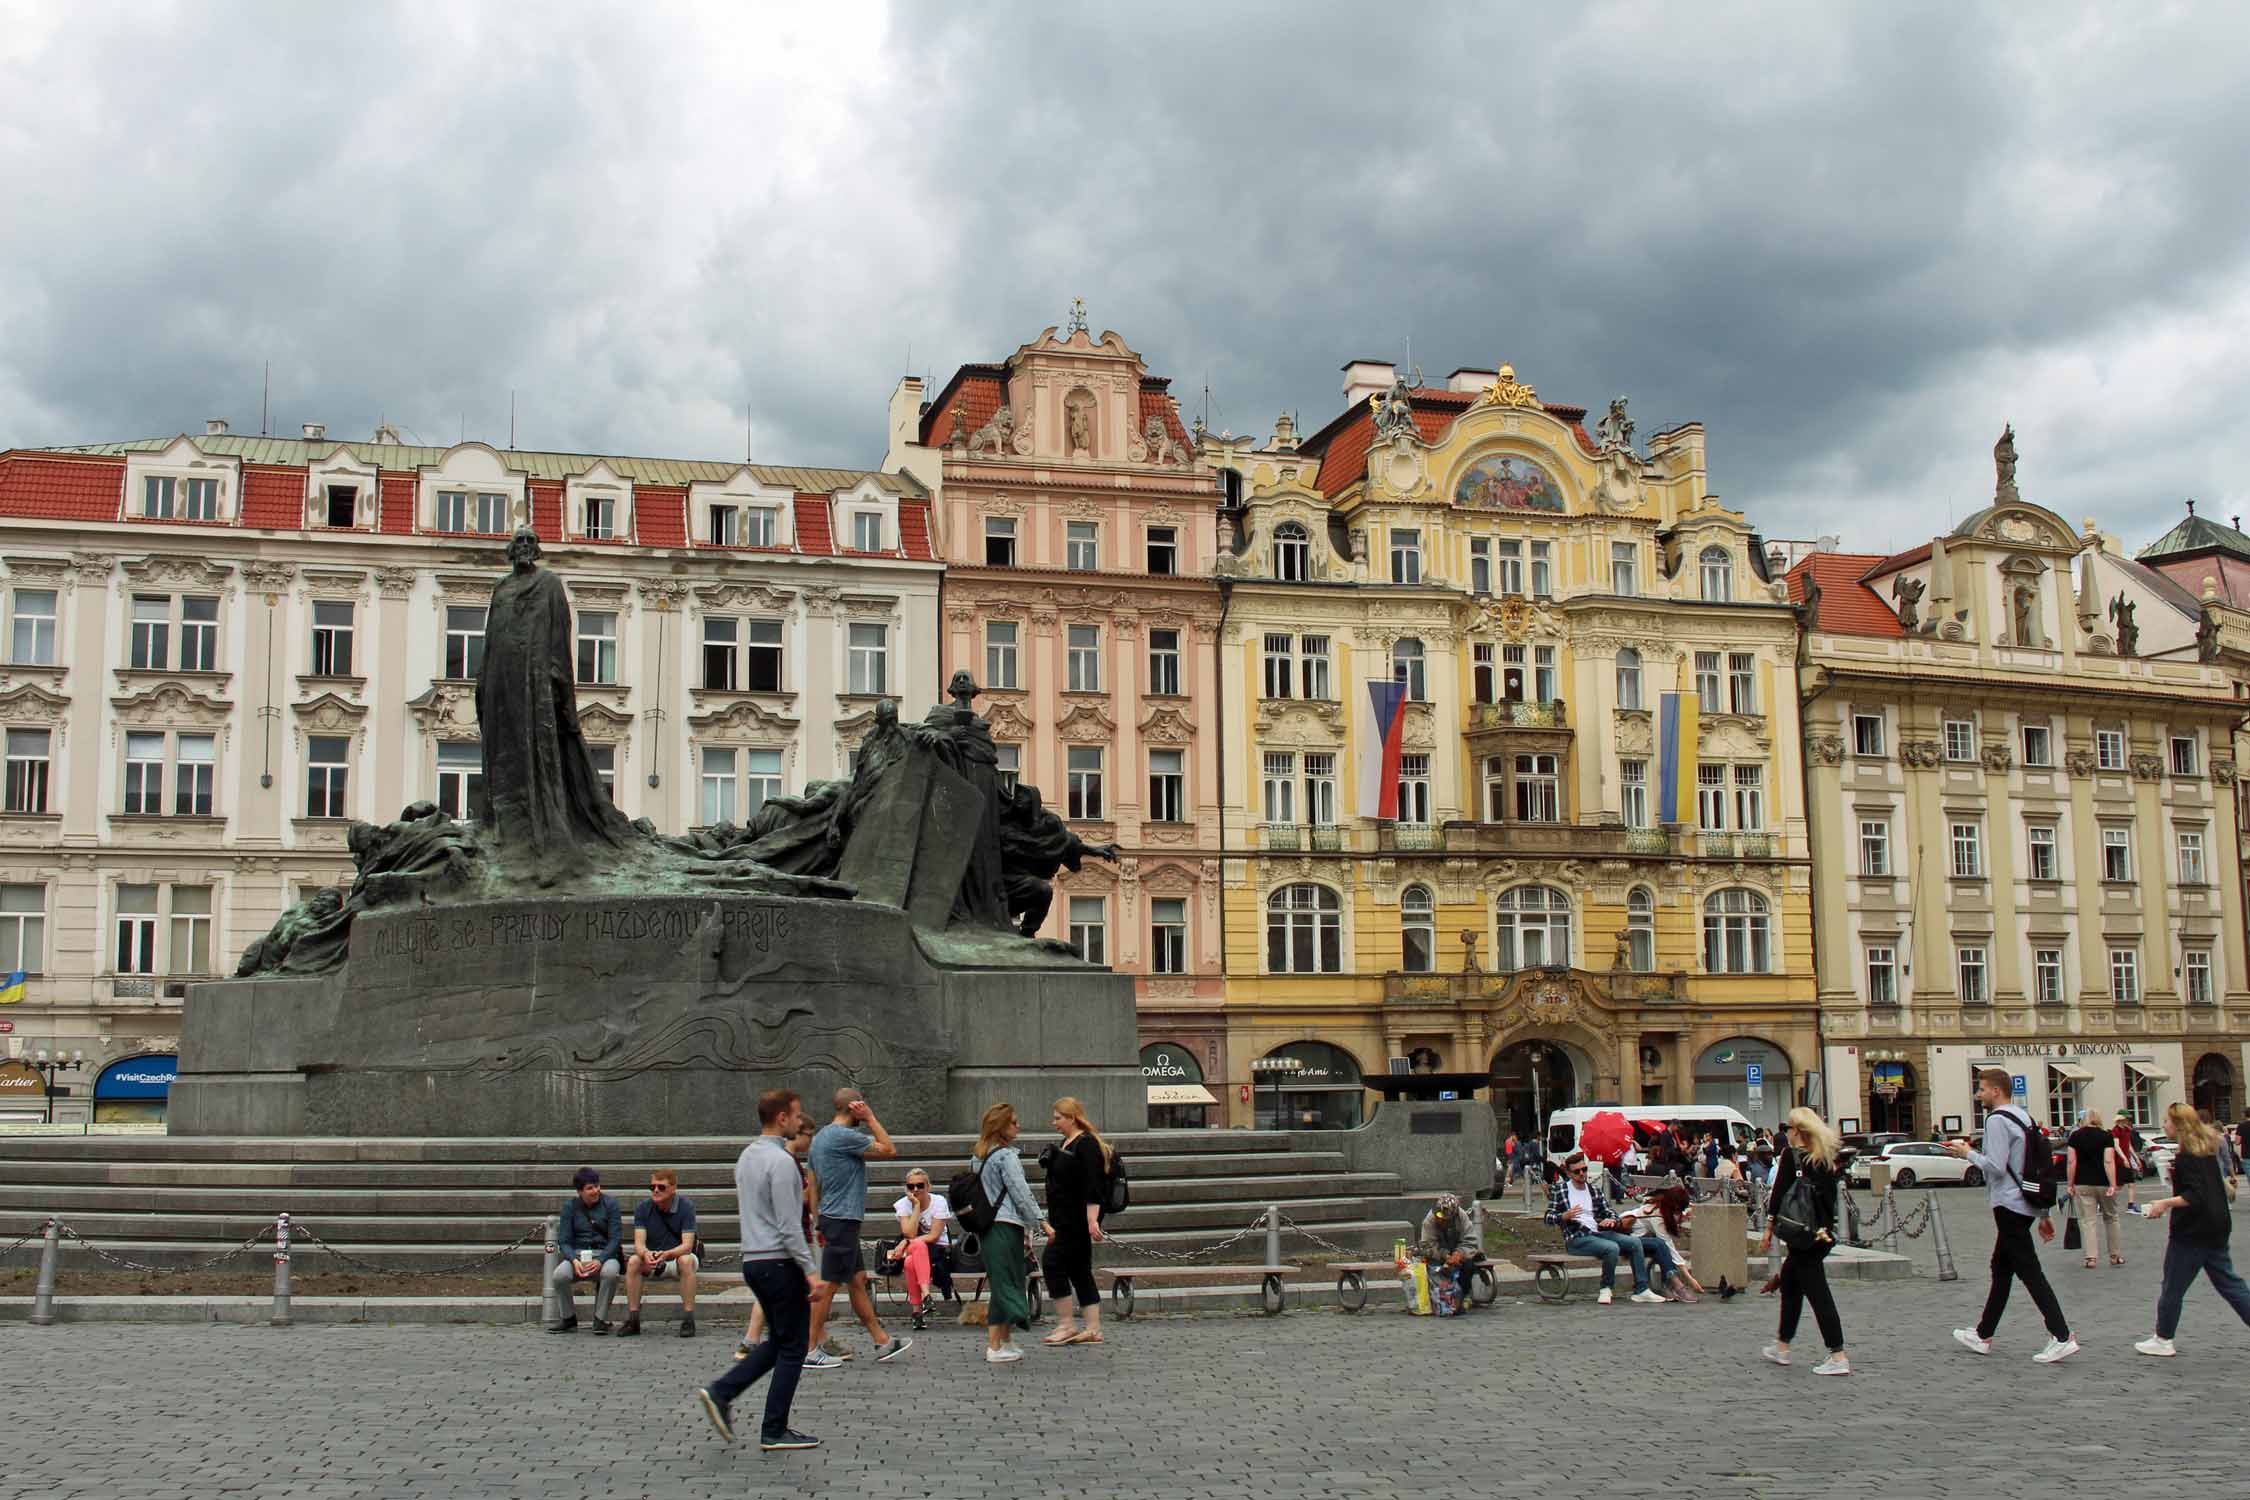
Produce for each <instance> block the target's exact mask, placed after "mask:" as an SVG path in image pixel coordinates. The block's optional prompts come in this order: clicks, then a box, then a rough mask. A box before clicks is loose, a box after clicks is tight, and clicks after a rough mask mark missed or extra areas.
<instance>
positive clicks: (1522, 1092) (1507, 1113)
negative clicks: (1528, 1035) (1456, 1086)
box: [1492, 1041, 1592, 1137]
mask: <svg viewBox="0 0 2250 1500" xmlns="http://www.w3.org/2000/svg"><path fill="white" fill-rule="evenodd" d="M1591 1082H1592V1077H1591V1075H1590V1074H1586V1073H1582V1072H1581V1071H1580V1070H1579V1067H1578V1064H1577V1063H1576V1062H1575V1061H1573V1060H1572V1058H1571V1055H1570V1050H1569V1049H1568V1048H1566V1047H1564V1046H1563V1045H1561V1044H1560V1043H1558V1042H1536V1041H1534V1042H1518V1043H1516V1044H1515V1045H1514V1046H1512V1047H1508V1048H1506V1049H1504V1050H1502V1052H1501V1053H1500V1055H1499V1056H1497V1057H1495V1058H1493V1059H1492V1114H1493V1119H1494V1122H1495V1123H1496V1124H1497V1125H1498V1126H1499V1129H1500V1133H1501V1135H1502V1136H1503V1137H1505V1136H1506V1135H1507V1133H1508V1132H1509V1131H1511V1130H1512V1131H1514V1132H1515V1133H1516V1134H1517V1135H1519V1136H1524V1137H1533V1136H1539V1137H1544V1136H1545V1134H1546V1131H1547V1117H1548V1116H1550V1115H1552V1114H1553V1113H1554V1112H1555V1111H1556V1110H1558V1109H1570V1108H1573V1107H1574V1106H1576V1105H1577V1104H1578V1103H1579V1101H1580V1095H1581V1093H1582V1092H1583V1090H1584V1089H1585V1088H1586V1087H1587V1086H1588V1085H1589V1084H1591Z"/></svg>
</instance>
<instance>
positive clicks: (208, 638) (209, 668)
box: [180, 598, 219, 672]
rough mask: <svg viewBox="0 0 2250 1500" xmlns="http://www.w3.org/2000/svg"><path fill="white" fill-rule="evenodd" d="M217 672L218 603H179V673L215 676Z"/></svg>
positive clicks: (184, 599)
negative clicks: (198, 673) (200, 673)
mask: <svg viewBox="0 0 2250 1500" xmlns="http://www.w3.org/2000/svg"><path fill="white" fill-rule="evenodd" d="M218 669H219V601H218V600H216V599H196V598H183V599H181V600H180V670H181V671H183V672H216V671H217V670H218Z"/></svg>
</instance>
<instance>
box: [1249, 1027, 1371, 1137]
mask: <svg viewBox="0 0 2250 1500" xmlns="http://www.w3.org/2000/svg"><path fill="white" fill-rule="evenodd" d="M1250 1071H1251V1075H1252V1078H1253V1080H1254V1083H1255V1087H1254V1088H1253V1089H1252V1090H1251V1093H1252V1095H1253V1096H1254V1098H1255V1100H1256V1108H1257V1124H1258V1128H1259V1129H1260V1130H1356V1129H1358V1128H1359V1125H1360V1122H1361V1121H1362V1120H1364V1119H1365V1118H1366V1111H1365V1106H1364V1104H1363V1102H1362V1101H1363V1099H1364V1097H1365V1095H1364V1092H1363V1090H1362V1089H1361V1087H1360V1082H1359V1064H1358V1063H1357V1062H1356V1061H1354V1060H1353V1058H1352V1055H1351V1054H1350V1053H1349V1052H1346V1051H1345V1050H1344V1049H1343V1048H1341V1047H1336V1046H1331V1045H1330V1044H1329V1043H1327V1042H1309V1041H1308V1042H1291V1043H1290V1044H1289V1045H1288V1046H1286V1047H1276V1048H1274V1049H1273V1050H1272V1051H1271V1052H1268V1053H1267V1054H1266V1055H1265V1056H1264V1057H1261V1058H1259V1059H1258V1060H1257V1061H1256V1062H1255V1063H1253V1064H1251V1068H1250Z"/></svg>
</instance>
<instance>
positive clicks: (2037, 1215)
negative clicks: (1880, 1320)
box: [1945, 1068, 2078, 1365]
mask: <svg viewBox="0 0 2250 1500" xmlns="http://www.w3.org/2000/svg"><path fill="white" fill-rule="evenodd" d="M2009 1084H2010V1080H2009V1078H2008V1074H2007V1071H2006V1070H2005V1069H2002V1068H1983V1069H1980V1070H1979V1071H1978V1073H1977V1102H1978V1103H1980V1104H1982V1105H1983V1106H1984V1108H1985V1117H1984V1149H1983V1150H1981V1151H1979V1150H1976V1149H1974V1148H1972V1147H1971V1146H1970V1145H1969V1143H1968V1142H1966V1141H1948V1142H1946V1144H1945V1149H1946V1150H1948V1151H1950V1152H1952V1153H1953V1154H1954V1155H1955V1156H1960V1157H1965V1158H1967V1159H1968V1160H1970V1161H1972V1162H1975V1163H1976V1165H1977V1167H1978V1169H1979V1170H1981V1171H1982V1172H1983V1173H1984V1195H1985V1199H1986V1201H1987V1202H1989V1203H1990V1204H1991V1205H1992V1224H1993V1240H1992V1290H1991V1291H1990V1292H1988V1293H1986V1295H1985V1299H1984V1316H1983V1317H1981V1318H1979V1319H1978V1320H1977V1326H1976V1327H1975V1328H1956V1329H1954V1330H1953V1339H1954V1342H1956V1343H1958V1344H1959V1345H1960V1346H1961V1347H1962V1348H1964V1349H1967V1350H1969V1351H1970V1352H1972V1353H1975V1354H1990V1353H1991V1352H1992V1335H1993V1334H1995V1333H1997V1332H1998V1331H1999V1329H2000V1314H2001V1313H2003V1312H2005V1311H2006V1310H2007V1307H2008V1287H2009V1284H2010V1283H2011V1282H2013V1281H2021V1282H2022V1283H2023V1289H2024V1290H2025V1291H2027V1292H2029V1293H2030V1294H2031V1300H2032V1301H2033V1302H2034V1303H2036V1304H2038V1307H2039V1313H2040V1316H2041V1317H2043V1318H2045V1319H2046V1320H2047V1347H2046V1348H2044V1349H2042V1350H2040V1351H2039V1352H2038V1353H2037V1354H2034V1355H2033V1356H2031V1357H2032V1359H2034V1360H2035V1361H2037V1362H2038V1363H2040V1364H2043V1365H2051V1364H2054V1363H2056V1362H2057V1361H2059V1360H2065V1359H2068V1358H2070V1357H2071V1356H2072V1355H2073V1354H2076V1353H2077V1352H2078V1340H2076V1339H2074V1338H2072V1337H2071V1336H2070V1321H2069V1320H2068V1319H2067V1318H2065V1317H2064V1316H2063V1310H2062V1302H2061V1300H2060V1299H2059V1298H2057V1297H2056V1296H2055V1289H2054V1288H2053V1287H2051V1286H2049V1285H2048V1284H2047V1272H2046V1268H2045V1267H2043V1266H2041V1265H2040V1264H2039V1247H2038V1246H2036V1245H2034V1244H2033V1243H2032V1242H2031V1226H2032V1224H2033V1223H2034V1222H2036V1223H2037V1224H2038V1226H2039V1234H2040V1237H2041V1238H2043V1239H2050V1240H2051V1239H2053V1238H2054V1237H2055V1226H2054V1225H2053V1224H2051V1223H2049V1222H2048V1220H2047V1214H2046V1211H2045V1210H2044V1209H2035V1208H2033V1207H2032V1205H2031V1202H2030V1200H2029V1199H2027V1198H2025V1197H2024V1194H2023V1163H2024V1144H2025V1142H2026V1141H2028V1140H2029V1139H2030V1136H2031V1132H2032V1131H2033V1130H2036V1129H2037V1128H2038V1127H2037V1126H2035V1125H2033V1124H2032V1123H2031V1116H2029V1115H2027V1114H2025V1113H2024V1112H2023V1110H2022V1109H2021V1108H2020V1107H2019V1106H2016V1105H2012V1104H2010V1103H2009V1102H2008V1098H2009V1093H2008V1090H2009Z"/></svg>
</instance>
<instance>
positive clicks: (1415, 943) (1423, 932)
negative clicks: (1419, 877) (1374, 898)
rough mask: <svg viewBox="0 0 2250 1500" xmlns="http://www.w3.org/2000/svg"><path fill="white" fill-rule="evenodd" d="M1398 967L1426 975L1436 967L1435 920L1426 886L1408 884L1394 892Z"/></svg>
mask: <svg viewBox="0 0 2250 1500" xmlns="http://www.w3.org/2000/svg"><path fill="white" fill-rule="evenodd" d="M1398 939H1399V967H1400V968H1402V969H1404V970H1406V972H1408V973H1409V974H1427V973H1429V972H1430V971H1431V970H1433V969H1435V968H1436V967H1437V921H1436V913H1435V910H1434V908H1433V906H1432V903H1431V901H1430V888H1429V887H1428V886H1426V885H1410V886H1408V887H1407V888H1406V889H1405V890H1403V891H1400V892H1399V893H1398Z"/></svg>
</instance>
